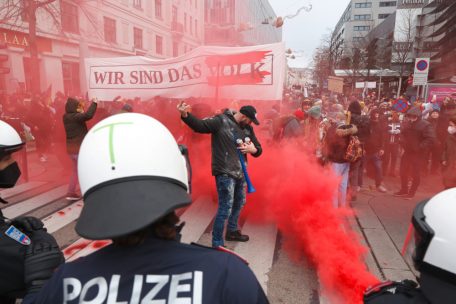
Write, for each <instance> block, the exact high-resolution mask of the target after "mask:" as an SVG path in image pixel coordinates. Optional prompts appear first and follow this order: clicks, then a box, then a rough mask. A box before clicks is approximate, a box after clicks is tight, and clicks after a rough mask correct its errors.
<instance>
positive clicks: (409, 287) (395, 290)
mask: <svg viewBox="0 0 456 304" xmlns="http://www.w3.org/2000/svg"><path fill="white" fill-rule="evenodd" d="M417 286H418V285H417V284H416V283H415V282H413V281H410V280H404V281H402V282H384V283H380V284H378V285H377V286H374V287H371V288H370V289H369V290H367V291H366V292H365V293H364V304H431V302H430V301H429V300H428V299H426V297H425V296H424V294H423V293H422V291H421V290H420V289H419V288H418V287H417Z"/></svg>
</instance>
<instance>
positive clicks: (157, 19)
mask: <svg viewBox="0 0 456 304" xmlns="http://www.w3.org/2000/svg"><path fill="white" fill-rule="evenodd" d="M8 3H10V2H8ZM20 3H21V0H17V7H20ZM7 5H8V4H0V9H1V10H0V15H2V16H1V17H4V16H5V15H6V14H8V12H10V11H9V10H11V9H12V8H11V7H7ZM49 11H52V12H53V15H52V16H51V15H50V14H49ZM36 16H37V21H36V25H37V39H36V44H37V46H38V58H39V66H40V76H41V77H40V78H41V82H40V88H41V90H42V91H44V90H45V89H46V88H48V87H49V86H50V85H52V91H53V92H56V91H61V92H65V93H66V94H68V95H76V94H84V93H85V86H86V84H85V75H84V71H83V70H84V67H83V64H84V58H87V57H121V56H137V55H139V56H148V57H151V58H154V59H163V58H169V57H176V56H179V55H182V54H184V53H186V52H188V51H190V50H192V49H194V48H196V47H198V46H200V45H202V44H203V41H204V0H95V1H70V0H61V1H58V0H56V1H54V2H52V3H50V4H48V5H47V7H46V9H43V8H40V9H38V10H37V13H36ZM11 20H14V21H11ZM11 20H10V21H9V22H7V23H4V24H0V43H3V46H4V47H3V48H2V49H0V55H2V57H3V56H6V58H7V59H6V60H5V62H3V67H5V68H7V69H9V72H8V73H3V74H1V75H0V91H2V92H6V93H13V92H16V91H17V90H23V91H28V90H30V83H31V81H32V79H30V73H29V72H30V47H29V45H30V43H31V41H30V35H29V23H28V18H27V17H26V16H25V15H24V14H22V13H21V12H19V18H12V19H11ZM13 22H14V23H13ZM0 48H1V47H0Z"/></svg>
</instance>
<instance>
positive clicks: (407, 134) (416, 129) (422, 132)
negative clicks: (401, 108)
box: [394, 107, 435, 199]
mask: <svg viewBox="0 0 456 304" xmlns="http://www.w3.org/2000/svg"><path fill="white" fill-rule="evenodd" d="M406 117H407V122H406V123H405V125H404V128H403V131H402V147H403V149H404V154H403V155H402V158H401V168H400V175H401V189H400V190H399V191H398V192H396V193H394V195H395V196H401V197H405V198H407V199H412V198H413V197H414V196H415V193H416V191H417V190H418V187H419V185H420V181H421V177H420V170H421V167H422V166H423V163H424V155H426V151H428V150H429V149H430V148H431V147H432V144H433V143H434V141H435V131H434V129H433V128H432V125H431V124H430V123H429V122H428V121H426V120H422V119H421V110H420V109H419V108H417V107H413V108H411V109H410V110H408V111H407V116H406ZM409 177H411V178H412V185H411V187H410V188H409V185H408V183H409Z"/></svg>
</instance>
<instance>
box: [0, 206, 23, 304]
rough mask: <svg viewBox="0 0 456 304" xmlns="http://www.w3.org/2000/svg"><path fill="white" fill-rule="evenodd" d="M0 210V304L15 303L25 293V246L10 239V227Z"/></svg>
mask: <svg viewBox="0 0 456 304" xmlns="http://www.w3.org/2000/svg"><path fill="white" fill-rule="evenodd" d="M10 226H11V225H10V224H7V223H6V222H5V220H4V218H3V214H2V213H1V210H0V303H2V304H6V303H14V302H15V299H16V298H21V297H23V296H24V293H25V283H24V258H25V249H26V248H25V247H26V246H25V245H23V244H21V243H20V242H18V241H15V240H13V239H12V238H10V237H8V236H7V235H6V234H5V232H6V231H7V229H8V228H9V227H10Z"/></svg>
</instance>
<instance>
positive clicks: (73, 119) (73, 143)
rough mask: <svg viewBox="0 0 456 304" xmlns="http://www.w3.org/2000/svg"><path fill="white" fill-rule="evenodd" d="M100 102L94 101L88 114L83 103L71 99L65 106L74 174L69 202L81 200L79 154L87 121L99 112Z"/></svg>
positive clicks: (69, 153) (67, 139)
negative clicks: (78, 170) (79, 191)
mask: <svg viewBox="0 0 456 304" xmlns="http://www.w3.org/2000/svg"><path fill="white" fill-rule="evenodd" d="M97 103H98V100H97V99H96V98H94V99H92V104H91V105H90V107H89V108H88V110H87V112H84V108H83V104H82V102H80V101H78V100H77V99H75V98H72V97H69V98H68V100H67V102H66V105H65V115H63V125H64V127H65V133H66V147H67V153H68V155H69V156H70V159H71V162H72V172H71V176H70V182H69V185H68V192H67V195H66V198H67V199H68V200H79V199H80V198H81V196H80V195H79V194H78V193H77V192H76V188H77V186H78V172H77V169H78V154H79V148H80V146H81V143H82V140H83V139H84V136H85V135H86V134H87V125H86V121H88V120H90V119H92V117H93V116H94V115H95V111H96V110H97Z"/></svg>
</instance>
